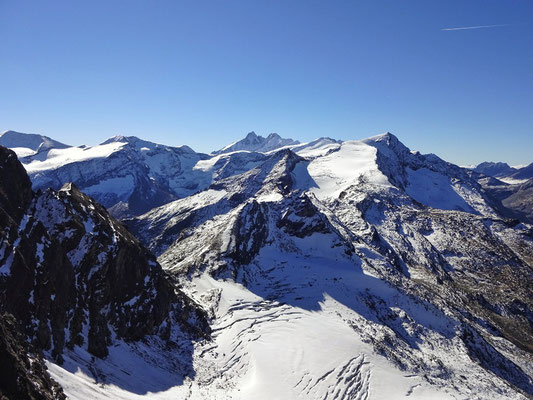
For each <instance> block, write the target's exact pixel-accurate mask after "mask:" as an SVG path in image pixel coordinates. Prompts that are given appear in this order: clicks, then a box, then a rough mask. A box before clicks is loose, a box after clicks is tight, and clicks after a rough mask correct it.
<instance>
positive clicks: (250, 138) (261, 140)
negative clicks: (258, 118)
mask: <svg viewBox="0 0 533 400" xmlns="http://www.w3.org/2000/svg"><path fill="white" fill-rule="evenodd" d="M297 144H300V142H299V141H297V140H293V139H284V138H282V137H281V136H279V135H278V134H277V133H271V134H269V135H268V136H267V137H266V138H265V137H263V136H261V135H257V134H256V133H255V132H253V131H252V132H249V133H248V134H247V135H246V137H245V138H244V139H242V140H239V141H237V142H235V143H232V144H229V145H227V146H225V147H223V148H222V149H220V150H217V151H214V152H213V153H212V154H223V153H231V152H234V151H255V152H259V153H266V152H269V151H272V150H276V149H279V148H281V147H285V146H292V145H297Z"/></svg>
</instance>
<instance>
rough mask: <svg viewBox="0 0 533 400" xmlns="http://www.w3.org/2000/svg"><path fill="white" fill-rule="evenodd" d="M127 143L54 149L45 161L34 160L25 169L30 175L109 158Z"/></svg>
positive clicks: (48, 153) (49, 152)
mask: <svg viewBox="0 0 533 400" xmlns="http://www.w3.org/2000/svg"><path fill="white" fill-rule="evenodd" d="M125 144H126V143H121V142H112V143H108V144H102V145H98V146H94V147H69V148H66V149H52V150H49V151H48V152H47V156H46V158H45V159H44V160H33V161H31V162H30V163H28V164H25V165H24V167H25V168H26V171H28V174H32V173H35V172H38V171H44V170H50V169H56V168H59V167H62V166H63V165H65V164H70V163H75V162H80V161H85V160H90V159H94V158H105V157H109V156H110V155H111V154H112V153H114V152H115V151H118V150H120V149H121V148H122V147H123V146H124V145H125Z"/></svg>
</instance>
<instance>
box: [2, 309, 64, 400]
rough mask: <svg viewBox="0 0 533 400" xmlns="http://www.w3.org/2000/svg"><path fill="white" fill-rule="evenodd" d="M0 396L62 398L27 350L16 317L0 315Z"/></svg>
mask: <svg viewBox="0 0 533 400" xmlns="http://www.w3.org/2000/svg"><path fill="white" fill-rule="evenodd" d="M0 399H2V400H10V399H28V400H52V399H54V400H55V399H57V400H64V399H66V396H65V394H64V393H63V390H62V389H61V387H60V386H59V384H58V383H57V382H55V381H54V380H52V379H51V378H50V376H49V375H48V373H47V371H46V366H45V365H44V362H43V359H42V357H41V356H40V355H39V354H38V352H36V351H35V349H31V348H30V346H29V345H28V342H27V341H26V338H25V337H24V335H23V334H22V333H21V332H20V327H19V324H18V322H17V321H16V319H15V318H14V317H13V316H12V315H10V314H6V313H2V314H0Z"/></svg>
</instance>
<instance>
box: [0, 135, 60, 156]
mask: <svg viewBox="0 0 533 400" xmlns="http://www.w3.org/2000/svg"><path fill="white" fill-rule="evenodd" d="M0 145H1V146H5V147H8V148H10V149H12V150H13V151H14V152H15V153H16V154H17V156H18V157H26V156H30V155H34V154H37V153H40V152H43V151H47V150H50V149H65V148H68V147H70V146H69V145H66V144H64V143H61V142H58V141H57V140H54V139H51V138H49V137H48V136H43V135H38V134H34V133H22V132H16V131H11V130H8V131H5V132H2V133H0Z"/></svg>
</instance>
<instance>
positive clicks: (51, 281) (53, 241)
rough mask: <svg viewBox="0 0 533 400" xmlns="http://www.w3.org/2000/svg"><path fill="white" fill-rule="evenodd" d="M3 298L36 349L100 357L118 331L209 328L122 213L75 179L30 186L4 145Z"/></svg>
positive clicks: (0, 204)
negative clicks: (40, 188) (78, 350)
mask: <svg viewBox="0 0 533 400" xmlns="http://www.w3.org/2000/svg"><path fill="white" fill-rule="evenodd" d="M0 165H1V168H0V178H1V179H0V222H1V223H2V225H1V226H0V237H1V239H2V241H1V244H0V304H1V308H2V310H4V311H6V312H9V313H11V314H13V315H14V316H15V318H16V319H17V320H18V322H19V323H20V324H21V326H22V327H23V333H24V335H25V336H26V337H27V338H28V340H29V342H30V343H31V344H32V345H33V346H35V348H36V349H39V350H43V351H44V352H45V354H47V355H49V357H50V358H51V359H53V360H55V361H56V362H58V363H61V362H62V360H63V357H62V354H63V352H64V351H65V350H66V349H73V348H74V347H76V346H78V347H83V348H85V349H86V350H87V351H88V352H89V353H91V354H92V355H94V356H96V357H100V358H103V357H106V356H107V354H108V348H109V346H111V345H112V344H113V341H114V340H117V339H122V340H125V341H136V340H140V339H142V338H144V337H146V336H147V335H156V336H159V337H160V338H162V339H163V340H168V341H172V340H174V339H175V336H176V335H177V334H180V335H181V334H186V335H189V336H190V337H191V338H201V337H206V336H207V335H208V332H209V329H208V326H207V321H206V319H205V316H204V313H203V312H202V311H201V310H200V309H199V308H198V307H197V306H196V305H195V304H194V303H193V302H192V301H191V300H190V299H189V298H187V297H186V296H185V295H184V294H183V293H181V292H180V291H178V290H176V289H175V287H174V286H173V284H172V283H171V282H170V280H169V278H168V277H167V276H166V274H165V273H164V272H163V270H162V269H161V267H160V266H159V264H158V263H157V261H156V260H155V257H154V256H152V255H151V254H150V253H149V252H148V251H147V250H146V249H145V248H144V247H143V246H141V245H140V243H139V242H138V241H137V239H135V238H134V237H133V236H132V235H131V234H130V233H129V232H128V231H127V230H126V229H125V228H124V227H123V226H122V225H121V224H120V223H119V222H117V221H116V220H115V219H113V218H112V217H111V216H110V215H109V214H108V213H107V211H106V210H105V208H104V207H102V206H101V205H99V204H98V203H97V202H95V201H94V200H93V199H91V198H90V197H88V196H86V195H84V194H83V193H81V192H80V191H79V190H78V189H77V188H76V187H75V186H74V185H73V184H67V185H65V186H64V187H63V188H62V189H61V190H59V191H54V190H51V189H50V190H47V191H45V192H44V193H43V192H37V193H33V192H32V191H31V183H30V181H29V179H28V176H27V175H26V173H25V171H24V168H23V167H22V165H21V164H20V163H19V162H18V161H17V159H16V155H15V153H14V152H12V151H10V150H7V149H5V148H2V147H0Z"/></svg>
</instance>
